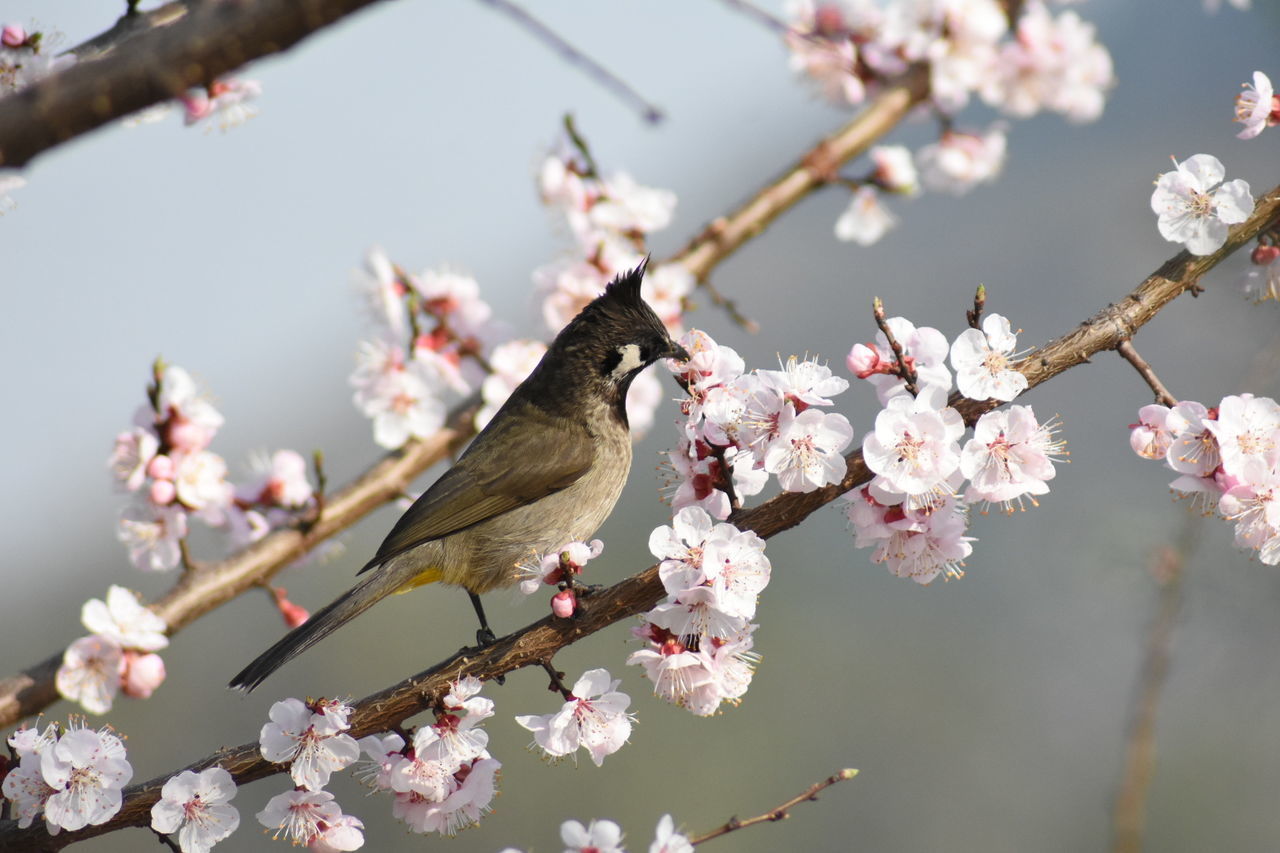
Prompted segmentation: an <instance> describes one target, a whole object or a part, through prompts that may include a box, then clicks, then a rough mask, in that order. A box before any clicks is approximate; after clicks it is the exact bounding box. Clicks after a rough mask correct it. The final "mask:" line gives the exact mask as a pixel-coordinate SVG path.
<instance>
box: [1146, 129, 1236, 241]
mask: <svg viewBox="0 0 1280 853" xmlns="http://www.w3.org/2000/svg"><path fill="white" fill-rule="evenodd" d="M1173 165H1174V166H1175V167H1176V168H1175V169H1174V170H1173V171H1172V172H1165V173H1164V174H1162V175H1161V176H1160V177H1159V178H1158V179H1157V180H1156V188H1155V191H1154V192H1153V193H1152V194H1151V209H1152V211H1154V212H1155V214H1156V216H1157V220H1156V226H1157V228H1158V229H1159V231H1160V236H1161V237H1163V238H1164V239H1166V240H1168V241H1170V242H1171V243H1182V244H1183V245H1184V246H1186V247H1187V251H1188V252H1191V254H1193V255H1209V254H1213V253H1214V252H1216V251H1218V249H1221V248H1222V246H1223V244H1225V243H1226V242H1227V226H1229V225H1235V224H1237V223H1239V222H1244V221H1245V220H1246V219H1248V218H1249V214H1251V213H1253V195H1252V194H1251V193H1250V192H1249V184H1247V183H1246V182H1244V181H1242V180H1239V179H1237V180H1233V181H1227V182H1225V183H1223V178H1224V177H1225V176H1226V170H1225V169H1223V167H1222V161H1221V160H1219V159H1218V158H1217V157H1214V156H1213V155H1211V154H1195V155H1193V156H1191V157H1188V158H1187V159H1186V160H1183V161H1182V162H1181V163H1179V162H1178V161H1177V158H1174V160H1173Z"/></svg>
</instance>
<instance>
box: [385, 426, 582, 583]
mask: <svg viewBox="0 0 1280 853" xmlns="http://www.w3.org/2000/svg"><path fill="white" fill-rule="evenodd" d="M594 459H595V449H594V447H593V444H592V441H591V436H590V434H589V433H588V432H587V430H586V428H585V427H583V426H582V425H581V424H580V423H579V422H578V421H576V420H571V419H569V418H562V417H559V416H557V415H553V414H551V413H549V412H546V411H544V410H542V409H540V408H538V407H537V406H532V405H529V404H527V403H524V404H518V405H517V406H516V407H512V406H506V407H504V408H503V410H502V411H500V412H499V413H498V414H497V415H496V416H495V417H494V420H493V421H492V422H491V423H490V425H489V427H488V428H487V429H485V430H484V431H483V432H482V433H481V434H480V435H479V436H477V437H476V440H475V441H473V442H472V443H471V446H470V447H469V448H467V452H466V453H464V454H463V455H462V458H460V459H459V460H458V461H457V463H456V464H454V466H453V467H452V468H450V469H449V470H448V471H446V472H445V473H444V475H443V476H441V477H440V479H439V480H437V481H436V482H435V483H433V484H432V485H431V487H430V488H429V489H427V490H426V491H425V492H423V493H422V495H421V497H419V498H418V500H417V501H415V502H414V504H413V506H411V507H410V508H409V510H408V511H407V512H406V513H405V514H404V515H403V516H401V518H400V520H399V521H398V522H396V526H395V527H394V528H392V530H391V532H390V533H389V534H387V538H386V540H385V541H383V543H382V547H380V548H379V549H378V555H377V556H376V557H374V558H373V559H372V560H370V561H369V563H368V565H366V566H365V567H364V568H363V569H361V570H360V571H361V572H365V571H368V570H369V569H371V568H373V567H374V566H376V565H378V564H380V563H384V562H386V561H387V560H389V559H391V558H392V557H394V556H396V555H397V554H400V553H403V552H404V551H407V550H409V549H410V548H413V547H415V546H417V545H420V544H422V543H423V542H428V541H430V540H432V539H440V538H442V537H444V536H448V535H449V534H451V533H457V532H459V531H461V530H465V529H466V528H468V527H471V526H472V525H475V524H479V523H480V522H482V521H485V520H487V519H490V518H493V517H494V516H497V515H501V514H502V513H504V512H508V511H510V510H513V509H515V508H517V507H521V506H524V505H525V504H529V503H532V502H534V501H536V500H538V499H539V498H542V497H545V496H547V495H549V494H551V493H553V492H558V491H560V490H561V489H564V488H567V487H568V486H570V485H572V484H573V483H574V482H576V481H577V480H578V478H580V477H581V476H582V475H583V474H585V473H586V472H587V470H588V469H589V468H590V467H591V464H592V462H593V461H594Z"/></svg>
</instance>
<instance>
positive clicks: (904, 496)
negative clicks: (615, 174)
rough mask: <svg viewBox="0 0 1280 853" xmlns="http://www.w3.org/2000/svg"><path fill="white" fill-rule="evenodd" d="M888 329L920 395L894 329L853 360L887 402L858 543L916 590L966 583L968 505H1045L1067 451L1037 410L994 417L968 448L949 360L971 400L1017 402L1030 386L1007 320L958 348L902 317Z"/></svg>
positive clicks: (855, 520) (967, 337)
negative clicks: (911, 387)
mask: <svg viewBox="0 0 1280 853" xmlns="http://www.w3.org/2000/svg"><path fill="white" fill-rule="evenodd" d="M885 325H886V327H887V328H888V329H889V331H890V332H891V333H892V335H893V337H894V340H895V341H896V342H897V343H898V344H899V345H900V347H901V349H902V354H903V355H902V359H901V362H902V364H904V365H906V366H907V367H909V368H910V369H911V370H913V371H914V374H915V381H916V382H917V383H918V385H919V387H918V388H917V391H916V393H915V395H914V396H913V395H912V394H910V393H908V389H907V385H906V382H905V380H904V379H903V378H902V377H901V376H900V375H899V373H900V365H899V359H898V357H897V356H896V355H895V354H894V352H893V348H892V346H891V344H890V342H889V339H888V337H887V336H886V335H885V334H884V333H883V332H881V333H880V334H879V336H878V338H877V340H876V341H875V342H874V343H868V344H857V345H855V346H854V347H853V348H852V350H851V351H850V353H849V357H848V359H847V361H848V366H849V369H850V371H852V372H853V373H854V374H855V375H856V376H858V377H859V378H862V379H866V380H868V381H870V382H872V383H873V384H874V385H875V386H876V390H877V393H878V394H879V396H880V400H881V402H882V403H883V404H884V409H882V410H881V411H880V413H879V414H877V415H876V421H875V427H874V429H873V430H872V431H871V432H869V433H867V435H866V436H865V437H864V439H863V442H862V452H863V459H864V461H865V462H866V464H867V467H868V468H870V469H871V470H872V471H873V472H874V473H875V477H874V478H873V479H872V481H871V482H870V483H868V484H867V485H866V486H864V487H862V488H860V489H858V490H856V491H854V492H850V493H849V494H848V495H846V497H847V498H848V499H849V505H848V510H847V515H848V517H849V520H850V522H851V523H852V525H853V529H854V536H855V544H856V545H857V546H858V547H868V546H872V547H874V549H875V550H874V551H873V553H872V560H873V561H874V562H877V563H884V564H885V565H886V567H887V568H888V569H889V571H890V572H892V573H893V574H894V575H897V576H899V577H908V578H911V579H912V580H914V581H916V582H917V583H921V584H927V583H930V582H932V581H933V580H934V579H936V578H937V577H938V576H940V575H942V576H945V577H948V578H950V577H960V576H961V575H963V572H962V570H961V569H960V566H961V564H962V563H963V561H964V559H965V558H966V557H968V556H969V554H971V553H972V551H973V547H972V545H971V544H970V543H971V542H972V541H973V540H972V538H971V537H969V536H966V535H965V532H966V527H967V524H968V521H967V519H968V508H969V505H970V504H971V503H973V502H982V503H986V504H992V503H994V504H1000V505H1002V506H1003V507H1004V508H1005V510H1006V511H1010V512H1011V511H1012V509H1013V507H1014V506H1018V507H1021V506H1022V504H1023V501H1024V500H1027V501H1030V502H1031V503H1032V504H1033V505H1035V504H1036V496H1037V495H1042V494H1045V493H1046V492H1047V491H1048V485H1047V481H1048V480H1050V479H1052V478H1053V477H1054V476H1055V474H1056V470H1055V468H1054V464H1053V463H1054V461H1056V460H1058V459H1059V458H1060V457H1061V456H1062V455H1063V450H1062V444H1061V442H1059V441H1056V440H1054V438H1053V435H1054V429H1053V427H1052V425H1048V424H1041V423H1040V422H1038V421H1037V420H1036V418H1035V414H1034V412H1032V410H1031V407H1030V406H1011V407H1009V408H1008V409H1005V410H995V411H991V412H987V413H986V414H984V415H983V416H982V417H981V418H979V420H978V422H977V424H976V425H975V426H974V434H973V438H972V439H970V440H969V441H968V442H967V443H966V444H965V445H964V447H963V448H961V446H960V440H961V438H963V436H964V433H965V424H964V420H963V418H962V417H961V416H960V413H959V412H957V411H956V410H955V409H953V408H951V407H950V406H948V405H947V397H948V394H949V393H950V391H951V384H952V378H951V371H950V370H948V369H947V365H946V360H947V357H948V356H950V362H951V366H952V368H954V369H955V371H956V385H957V386H958V388H959V391H960V393H961V394H962V395H964V396H965V397H968V398H970V399H976V400H987V399H996V400H1000V401H1009V400H1012V399H1014V398H1015V397H1016V396H1017V395H1018V394H1020V393H1021V392H1022V391H1023V390H1024V389H1025V388H1026V385H1027V382H1026V377H1024V376H1023V375H1022V374H1021V373H1019V372H1018V371H1016V370H1014V369H1013V367H1012V361H1011V359H1012V356H1013V353H1014V350H1015V349H1016V347H1017V338H1016V335H1014V333H1013V332H1012V330H1011V329H1010V326H1009V321H1008V320H1006V319H1005V318H1004V317H1002V316H1000V315H999V314H991V315H989V316H987V317H986V319H985V320H984V321H983V323H982V327H981V328H980V329H978V328H970V329H967V330H965V331H964V332H962V333H961V334H960V335H959V336H957V338H956V339H955V341H954V342H952V343H950V344H949V345H948V342H947V339H946V337H945V336H944V335H943V334H942V333H941V332H939V331H938V330H937V329H932V328H929V327H916V326H915V325H914V324H912V323H911V322H910V321H908V320H906V319H904V318H901V317H894V318H890V319H889V320H887V321H886V322H885ZM966 480H968V486H967V487H964V488H962V487H963V486H964V483H965V481H966Z"/></svg>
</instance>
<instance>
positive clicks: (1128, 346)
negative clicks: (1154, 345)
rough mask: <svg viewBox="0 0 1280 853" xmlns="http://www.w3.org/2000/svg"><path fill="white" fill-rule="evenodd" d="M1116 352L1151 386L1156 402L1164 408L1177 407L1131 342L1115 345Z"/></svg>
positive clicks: (1174, 400) (1171, 396)
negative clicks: (1164, 406)
mask: <svg viewBox="0 0 1280 853" xmlns="http://www.w3.org/2000/svg"><path fill="white" fill-rule="evenodd" d="M1116 352H1118V353H1120V355H1121V357H1123V358H1124V360H1125V361H1127V362H1129V363H1130V364H1132V365H1133V367H1134V369H1135V370H1137V371H1138V373H1139V374H1140V375H1141V376H1142V378H1143V379H1144V380H1146V383H1147V385H1149V386H1151V390H1152V391H1154V392H1155V393H1156V400H1157V401H1159V402H1160V403H1162V404H1164V405H1166V406H1176V405H1178V398H1177V397H1175V396H1173V394H1171V393H1169V389H1168V388H1166V387H1165V385H1164V383H1163V382H1161V381H1160V377H1159V376H1156V372H1155V369H1154V368H1152V366H1151V365H1150V364H1149V363H1148V362H1147V360H1146V359H1144V358H1143V357H1142V356H1140V355H1138V351H1137V350H1136V349H1134V348H1133V342H1132V341H1130V340H1128V339H1127V338H1126V339H1125V340H1123V341H1121V342H1120V343H1118V344H1116Z"/></svg>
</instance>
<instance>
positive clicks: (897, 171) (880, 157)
mask: <svg viewBox="0 0 1280 853" xmlns="http://www.w3.org/2000/svg"><path fill="white" fill-rule="evenodd" d="M868 153H869V154H870V157H871V162H872V163H874V164H875V171H874V172H872V173H871V180H872V182H874V183H875V185H876V186H878V187H880V188H881V189H882V190H885V191H887V192H891V193H897V194H898V195H906V196H913V195H919V193H920V175H919V173H917V172H916V164H915V160H914V158H913V157H912V156H911V149H909V148H907V147H906V146H904V145H876V146H873V147H872V149H871V151H870V152H868Z"/></svg>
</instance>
